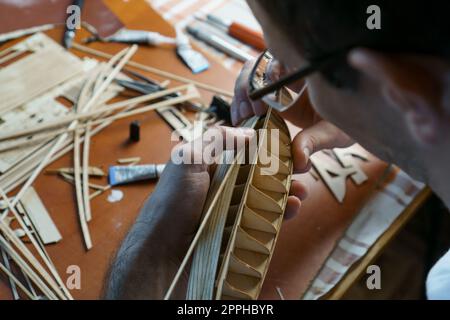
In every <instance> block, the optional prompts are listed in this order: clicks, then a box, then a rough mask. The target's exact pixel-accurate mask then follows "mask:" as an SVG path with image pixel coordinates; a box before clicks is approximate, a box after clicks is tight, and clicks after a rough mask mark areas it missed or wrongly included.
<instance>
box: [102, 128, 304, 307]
mask: <svg viewBox="0 0 450 320" xmlns="http://www.w3.org/2000/svg"><path fill="white" fill-rule="evenodd" d="M210 130H220V131H221V132H222V133H224V134H223V135H222V136H224V137H225V136H227V138H230V137H231V138H233V137H235V138H238V137H241V138H242V136H244V137H245V138H247V139H250V138H251V137H252V136H253V135H254V131H253V130H251V129H239V128H225V127H219V128H214V129H210ZM206 136H214V134H212V135H211V134H209V135H208V134H205V135H204V136H203V137H202V141H201V143H186V144H184V145H181V146H179V147H177V148H178V149H177V150H181V151H182V152H183V154H184V153H186V154H187V155H188V157H187V158H195V156H200V159H202V157H201V156H202V154H199V153H201V152H202V150H204V147H205V146H207V145H209V144H210V143H212V142H211V141H206V139H205V138H204V137H206ZM221 143H223V142H221ZM198 146H202V148H200V149H202V150H200V149H196V148H197V147H198ZM223 146H224V147H226V145H225V143H224V145H223ZM210 171H211V166H207V165H205V164H204V163H199V164H174V163H173V162H169V163H168V164H167V166H166V168H165V170H164V172H163V174H162V176H161V178H160V180H159V182H158V185H157V186H156V189H155V191H154V192H153V194H152V195H151V197H150V199H149V200H148V201H147V203H146V204H145V206H144V208H143V209H142V211H141V213H140V215H139V217H138V218H137V221H136V223H135V225H134V226H133V228H132V230H131V231H130V232H129V234H128V236H127V237H126V239H125V241H124V242H123V244H122V246H121V248H120V250H119V252H118V254H117V257H116V260H115V262H114V264H113V266H112V268H111V271H110V276H109V281H108V284H107V287H106V295H105V297H106V298H107V299H162V298H163V296H164V295H165V293H166V291H167V289H168V287H169V285H170V283H171V282H172V279H173V277H174V276H175V273H176V272H177V270H178V267H179V265H180V264H181V261H182V260H183V258H184V256H185V254H186V252H187V250H188V248H189V245H190V244H191V241H192V239H193V238H194V235H195V233H196V231H197V228H198V226H199V223H200V217H201V214H202V209H203V205H204V202H205V199H206V195H207V192H208V188H209V185H210V179H211V175H210ZM306 193H307V191H306V188H305V186H304V185H302V184H301V183H300V182H298V181H293V183H292V187H291V191H290V194H291V195H290V197H289V198H288V204H287V208H286V213H285V216H286V217H290V216H292V215H295V214H296V213H297V212H298V211H299V209H300V205H301V200H302V199H303V198H305V196H306ZM187 279H188V276H187V272H185V274H184V276H183V277H182V279H181V280H180V282H179V285H178V286H177V290H175V292H174V294H173V295H172V298H174V299H177V298H178V299H184V298H185V290H186V285H187Z"/></svg>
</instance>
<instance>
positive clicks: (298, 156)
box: [292, 120, 353, 173]
mask: <svg viewBox="0 0 450 320" xmlns="http://www.w3.org/2000/svg"><path fill="white" fill-rule="evenodd" d="M351 144H353V140H352V139H351V138H350V137H349V136H348V135H347V134H345V133H344V132H343V131H342V130H340V129H339V128H338V127H336V126H335V125H333V124H331V123H329V122H327V121H324V120H322V121H319V122H318V123H316V124H314V125H313V126H311V127H309V128H306V129H304V130H303V131H301V132H300V133H299V134H297V135H296V136H295V138H294V140H293V142H292V153H293V157H294V171H295V172H296V173H303V172H307V171H308V170H309V169H310V168H311V161H310V160H309V157H310V156H311V155H313V154H314V153H316V152H317V151H320V150H323V149H332V148H344V147H348V146H350V145H351Z"/></svg>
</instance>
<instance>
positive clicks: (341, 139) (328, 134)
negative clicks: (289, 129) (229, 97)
mask: <svg viewBox="0 0 450 320" xmlns="http://www.w3.org/2000/svg"><path fill="white" fill-rule="evenodd" d="M254 63H255V61H248V62H247V63H246V64H245V65H244V68H243V69H242V71H241V73H240V75H239V77H238V79H237V81H236V85H235V89H234V99H233V102H232V104H231V119H232V122H233V125H238V124H240V123H241V122H242V121H243V120H245V119H247V118H250V117H252V116H254V115H263V114H264V113H266V111H267V106H266V105H265V104H264V102H262V101H261V100H259V101H251V100H250V98H249V96H248V82H249V80H248V79H249V74H250V72H251V69H252V67H253V65H254ZM281 115H282V116H283V118H285V119H286V120H288V121H290V122H291V123H292V124H294V125H295V126H298V127H300V128H302V129H303V130H302V131H301V132H300V133H299V134H297V135H296V136H295V137H294V139H293V142H292V146H293V148H292V153H293V157H294V171H295V172H296V173H303V172H306V171H308V170H309V169H310V168H311V162H310V161H309V157H310V156H311V155H312V154H313V153H315V152H317V151H320V150H323V149H332V148H344V147H348V146H350V145H351V144H353V143H354V141H353V140H352V139H351V138H350V137H349V136H348V135H347V134H345V133H344V132H343V131H341V130H340V129H339V128H337V127H336V126H335V125H333V124H331V123H330V122H328V121H326V120H323V119H322V118H321V117H320V116H319V115H318V114H317V113H316V111H315V110H314V109H313V107H312V104H311V101H310V99H309V96H308V90H304V91H303V94H302V95H301V96H300V98H299V99H298V101H297V103H296V104H295V105H293V106H292V107H291V108H289V109H288V110H286V111H285V112H283V113H281Z"/></svg>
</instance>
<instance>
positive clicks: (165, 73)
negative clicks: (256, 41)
mask: <svg viewBox="0 0 450 320" xmlns="http://www.w3.org/2000/svg"><path fill="white" fill-rule="evenodd" d="M72 47H73V48H74V49H76V50H78V51H81V52H83V53H87V54H91V55H94V56H97V57H101V58H104V59H110V58H111V55H110V54H108V53H105V52H102V51H98V50H95V49H92V48H89V47H86V46H83V45H80V44H78V43H73V46H72ZM127 65H128V66H130V67H134V68H136V69H140V70H142V71H147V72H151V73H154V74H156V75H159V76H161V77H165V78H168V79H172V80H175V81H178V82H182V83H187V84H194V85H196V86H197V87H199V88H202V89H204V90H207V91H210V92H213V93H217V94H221V95H223V96H226V97H230V98H232V97H233V96H234V94H233V93H232V92H230V91H227V90H224V89H221V88H218V87H215V86H212V85H209V84H205V83H202V82H199V81H196V80H192V79H188V78H185V77H182V76H179V75H176V74H173V73H170V72H168V71H164V70H160V69H157V68H154V67H150V66H147V65H144V64H141V63H138V62H134V61H128V63H127Z"/></svg>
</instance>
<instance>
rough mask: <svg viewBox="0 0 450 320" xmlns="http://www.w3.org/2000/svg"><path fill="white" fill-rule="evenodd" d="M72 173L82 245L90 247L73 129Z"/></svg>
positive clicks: (78, 151)
mask: <svg viewBox="0 0 450 320" xmlns="http://www.w3.org/2000/svg"><path fill="white" fill-rule="evenodd" d="M73 161H74V162H73V171H74V172H73V174H74V181H75V194H76V198H77V207H78V219H79V221H80V225H81V232H82V234H83V239H84V245H85V246H86V249H87V250H90V249H92V240H91V235H90V232H89V227H88V225H87V219H86V213H85V212H84V201H83V194H82V190H81V175H80V173H81V172H80V135H79V134H77V131H75V136H74V141H73Z"/></svg>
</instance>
